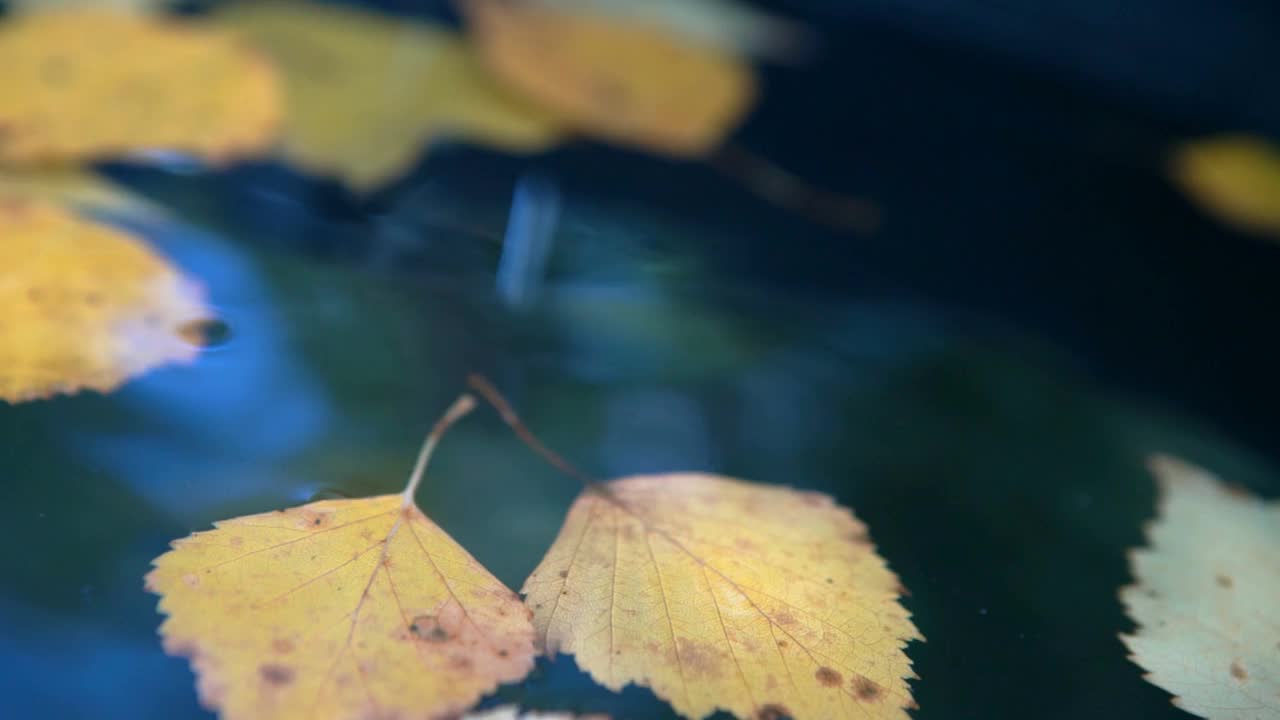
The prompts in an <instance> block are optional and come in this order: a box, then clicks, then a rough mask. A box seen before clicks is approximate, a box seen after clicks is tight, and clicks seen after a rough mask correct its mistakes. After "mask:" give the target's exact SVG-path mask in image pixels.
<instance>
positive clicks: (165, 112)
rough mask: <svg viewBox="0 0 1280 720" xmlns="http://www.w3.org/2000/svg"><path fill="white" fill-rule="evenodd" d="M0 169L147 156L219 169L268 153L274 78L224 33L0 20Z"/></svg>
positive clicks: (124, 18)
mask: <svg viewBox="0 0 1280 720" xmlns="http://www.w3.org/2000/svg"><path fill="white" fill-rule="evenodd" d="M0 67H3V68H4V73H3V74H0V163H4V164H16V163H35V162H41V161H50V160H54V161H60V160H68V159H71V160H76V159H89V158H100V157H107V156H112V155H121V154H126V153H135V152H142V151H148V150H169V151H176V152H184V153H189V154H191V155H196V156H199V157H201V158H204V159H206V160H208V161H210V162H214V163H221V162H226V161H229V160H232V159H234V158H237V157H240V156H244V155H248V154H252V153H255V152H258V151H260V150H262V149H264V148H265V147H266V146H267V145H269V144H270V143H271V142H272V141H273V139H274V137H275V133H276V131H277V129H278V125H279V121H280V112H281V108H280V99H279V91H278V87H277V83H276V77H275V73H274V72H273V71H272V69H271V67H270V66H269V65H268V64H267V63H266V62H264V61H263V60H262V59H261V58H259V57H258V56H257V55H256V54H255V53H253V52H251V51H250V50H248V49H247V48H244V47H242V46H240V45H239V44H238V43H236V42H235V41H234V40H232V39H231V38H229V37H228V36H225V35H223V34H220V33H218V32H217V31H214V30H209V29H206V28H201V27H198V26H193V25H190V24H186V23H182V22H178V21H173V20H163V19H159V18H147V17H144V16H141V15H136V14H133V13H127V12H112V11H110V10H90V9H84V10H67V11H54V10H51V11H48V12H38V13H31V14H28V15H19V16H17V17H16V18H14V19H12V20H7V21H4V22H0Z"/></svg>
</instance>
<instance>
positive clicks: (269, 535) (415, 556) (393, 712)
mask: <svg viewBox="0 0 1280 720" xmlns="http://www.w3.org/2000/svg"><path fill="white" fill-rule="evenodd" d="M468 402H469V398H465V397H464V401H460V403H459V404H457V405H455V406H454V408H453V409H452V410H451V412H450V414H449V415H448V416H446V419H445V420H444V421H442V423H441V425H440V426H438V427H437V430H436V432H433V435H432V438H433V439H429V440H428V442H427V444H426V445H425V446H424V449H423V453H422V455H421V456H420V457H419V462H418V465H417V467H416V468H415V471H414V474H413V478H412V479H411V480H410V483H409V486H408V488H406V490H405V491H404V492H403V493H402V494H398V495H384V496H380V497H372V498H363V499H356V500H324V501H320V502H314V503H310V504H308V505H303V506H301V507H295V508H291V509H288V510H284V511H277V512H274V513H266V514H262V515H250V516H246V517H240V518H235V519H232V520H226V521H223V522H220V523H217V524H216V529H214V530H210V531H207V532H200V533H196V534H194V535H192V536H191V537H189V538H185V539H182V540H178V541H176V542H175V543H174V544H173V550H171V551H170V552H168V553H166V554H164V555H162V556H160V557H159V558H157V559H156V560H155V568H154V569H153V570H152V572H151V573H150V574H149V575H148V576H147V581H146V582H147V588H148V589H150V590H151V591H153V592H156V593H159V594H161V595H162V598H161V601H160V609H161V610H162V611H163V612H165V613H166V614H168V615H169V617H168V619H167V620H165V622H164V624H163V625H162V626H161V633H162V634H163V636H164V642H165V648H166V650H168V651H169V652H171V653H176V654H181V655H187V656H189V657H190V658H191V659H192V664H193V666H194V667H195V669H196V672H197V673H198V675H199V678H200V682H199V692H200V698H201V700H202V702H204V703H205V704H206V705H207V706H209V707H211V708H218V709H220V710H221V713H222V716H223V717H225V718H232V719H233V720H244V719H248V718H273V719H280V720H286V719H291V718H297V719H298V720H313V719H315V718H342V719H350V720H358V719H362V718H371V717H380V718H392V717H404V718H409V717H432V718H436V717H451V716H457V715H461V714H462V713H463V712H464V711H466V710H467V709H468V708H469V707H471V706H472V705H473V704H475V702H476V701H477V700H479V698H480V697H481V696H482V695H484V694H485V693H487V692H489V691H490V690H492V689H493V688H494V687H496V686H497V684H498V683H501V682H509V681H513V680H518V679H520V678H522V677H524V676H525V674H527V673H528V672H529V670H530V669H531V668H532V667H533V655H534V651H533V628H532V626H531V625H530V624H529V612H528V610H526V609H525V607H524V605H523V604H521V602H520V598H519V597H518V596H517V595H516V594H515V593H513V592H512V591H511V590H509V589H507V588H506V587H505V586H504V585H503V584H502V583H501V582H500V581H498V580H497V579H496V578H494V577H493V576H492V575H490V574H489V572H488V571H486V570H485V569H484V567H482V566H481V565H480V563H478V562H476V560H475V558H473V557H471V555H469V554H468V553H467V552H466V550H464V549H462V547H461V546H459V545H458V544H457V543H456V542H454V541H453V539H452V538H450V537H449V536H448V535H447V534H446V533H445V532H444V531H443V530H441V529H440V528H439V527H438V526H437V525H435V524H434V523H432V522H431V521H430V520H429V519H427V517H426V516H425V515H424V514H423V513H422V511H421V510H419V509H418V507H417V506H416V505H415V504H414V501H413V494H414V491H415V489H416V487H417V484H418V482H419V481H420V480H421V478H422V471H423V468H424V467H425V463H426V459H427V457H428V455H429V454H430V452H431V448H432V447H433V446H434V438H437V437H438V436H439V432H440V431H441V428H442V426H443V425H445V424H447V422H449V421H451V417H457V416H459V415H461V414H463V413H465V412H466V411H467V410H468V409H469V408H470V405H469V404H468Z"/></svg>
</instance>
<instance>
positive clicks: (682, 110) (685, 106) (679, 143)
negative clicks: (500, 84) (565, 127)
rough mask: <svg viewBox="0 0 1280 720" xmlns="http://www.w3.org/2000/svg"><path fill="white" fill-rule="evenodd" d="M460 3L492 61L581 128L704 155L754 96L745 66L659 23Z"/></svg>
mask: <svg viewBox="0 0 1280 720" xmlns="http://www.w3.org/2000/svg"><path fill="white" fill-rule="evenodd" d="M458 2H459V5H460V7H461V9H462V10H463V12H464V14H465V16H466V18H467V20H468V24H469V27H470V32H471V35H472V37H473V38H474V40H475V42H476V43H477V45H478V47H479V49H480V52H481V54H482V55H483V56H484V59H485V61H486V62H487V63H488V66H489V68H491V69H492V70H493V72H494V73H496V74H497V75H498V76H499V77H501V78H502V79H503V80H505V81H506V82H507V83H508V84H509V85H510V86H511V87H512V88H515V89H516V90H518V91H520V92H521V93H523V94H525V95H526V96H528V97H530V98H532V99H534V100H536V101H538V102H540V103H541V104H543V105H544V106H546V107H547V108H550V109H552V110H554V111H556V112H557V113H559V114H560V115H562V116H563V117H564V118H565V120H566V122H568V123H570V124H572V125H573V126H574V127H575V128H576V129H578V130H580V131H582V132H584V133H587V134H590V135H595V136H598V137H600V138H602V139H605V140H609V141H613V142H617V143H620V144H623V145H632V146H637V147H641V148H644V149H647V150H651V151H655V152H659V153H665V154H670V155H677V156H696V155H702V154H705V153H707V152H709V151H711V150H712V149H714V148H715V147H716V146H718V145H719V144H720V143H721V142H722V141H723V140H724V138H725V136H726V135H727V134H728V133H729V132H730V131H732V130H733V128H734V127H735V126H736V125H737V123H738V122H739V121H740V120H741V118H742V116H743V115H744V114H745V113H746V112H747V111H748V110H749V109H750V108H751V106H752V104H753V103H754V101H755V95H756V82H755V76H754V73H753V71H752V69H751V68H750V67H749V66H748V65H746V64H745V63H744V62H742V61H741V60H739V59H737V58H736V57H734V56H732V55H730V54H728V53H725V52H723V51H720V50H717V49H715V48H712V47H707V46H702V45H698V44H696V43H692V42H690V41H688V40H687V39H686V38H684V37H682V36H680V35H679V34H676V33H673V32H670V31H666V30H663V29H661V28H659V27H655V26H646V25H642V24H636V23H630V22H626V21H623V20H619V19H616V18H611V17H609V16H608V15H605V14H598V13H594V14H593V13H578V12H567V11H564V10H560V9H557V8H554V7H548V6H543V5H537V4H529V3H523V4H522V3H512V2H507V1H506V0H458Z"/></svg>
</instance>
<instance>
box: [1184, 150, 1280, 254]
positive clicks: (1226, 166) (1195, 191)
mask: <svg viewBox="0 0 1280 720" xmlns="http://www.w3.org/2000/svg"><path fill="white" fill-rule="evenodd" d="M1173 178H1174V180H1176V181H1177V182H1178V184H1179V185H1181V186H1182V189H1183V190H1185V191H1186V192H1187V194H1188V195H1190V196H1191V198H1192V199H1193V200H1195V201H1196V202H1197V203H1199V204H1200V205H1201V206H1203V207H1204V208H1205V210H1207V211H1208V212H1211V213H1213V214H1214V215H1215V216H1217V217H1218V218H1219V219H1220V220H1222V221H1223V222H1225V223H1227V224H1229V225H1232V226H1234V227H1236V228H1239V229H1240V230H1243V231H1245V232H1252V233H1262V234H1269V235H1276V236H1280V148H1278V147H1276V146H1275V145H1274V144H1272V143H1270V142H1268V141H1266V140H1263V139H1262V138H1257V137H1250V136H1248V135H1226V136H1222V137H1215V138H1208V139H1204V140H1197V141H1194V142H1190V143H1187V144H1185V145H1183V146H1182V147H1180V148H1178V149H1177V150H1176V151H1175V152H1174V155H1173Z"/></svg>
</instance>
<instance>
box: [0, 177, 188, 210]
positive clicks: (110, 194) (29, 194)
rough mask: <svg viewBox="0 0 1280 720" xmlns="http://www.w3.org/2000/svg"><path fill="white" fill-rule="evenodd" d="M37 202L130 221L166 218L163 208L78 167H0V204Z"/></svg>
mask: <svg viewBox="0 0 1280 720" xmlns="http://www.w3.org/2000/svg"><path fill="white" fill-rule="evenodd" d="M5 199H8V200H15V199H20V200H26V201H32V200H38V201H43V202H48V203H52V204H54V205H63V206H69V207H73V208H75V209H77V210H87V211H106V212H110V213H117V214H120V215H123V216H126V217H130V218H152V219H158V218H163V217H167V215H168V213H166V211H165V210H164V208H162V207H160V206H158V205H156V204H154V203H152V202H149V201H148V200H146V199H145V198H143V197H140V196H138V195H135V194H133V193H131V192H129V191H128V190H125V189H124V188H122V187H120V186H118V185H115V184H114V183H112V182H110V181H109V180H107V179H106V178H104V177H102V176H101V175H98V174H97V173H95V172H93V171H91V170H86V169H84V168H77V167H41V168H24V169H23V170H21V171H19V172H15V171H13V170H11V169H5V168H0V202H3V201H4V200H5Z"/></svg>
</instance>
